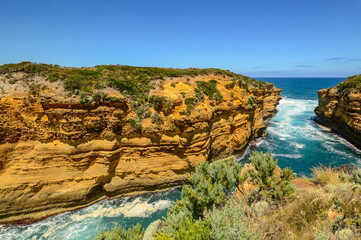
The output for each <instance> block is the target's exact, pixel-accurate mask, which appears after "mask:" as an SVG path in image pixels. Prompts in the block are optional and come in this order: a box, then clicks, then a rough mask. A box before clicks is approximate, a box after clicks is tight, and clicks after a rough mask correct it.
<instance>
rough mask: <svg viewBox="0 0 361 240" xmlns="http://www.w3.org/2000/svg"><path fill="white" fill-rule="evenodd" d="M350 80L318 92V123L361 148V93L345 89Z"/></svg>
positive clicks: (356, 90)
mask: <svg viewBox="0 0 361 240" xmlns="http://www.w3.org/2000/svg"><path fill="white" fill-rule="evenodd" d="M353 78H354V77H352V78H350V79H351V80H352V79H353ZM350 79H347V80H345V82H343V83H340V84H339V85H338V86H336V87H331V88H328V89H322V90H319V91H318V102H319V103H318V106H317V108H316V109H315V113H316V115H317V117H318V118H317V119H316V121H318V122H319V123H321V124H323V125H326V126H328V127H330V128H332V130H334V131H335V132H337V133H339V134H341V135H342V136H343V137H344V138H346V139H347V140H348V141H350V142H351V143H353V144H354V145H355V146H356V147H358V148H361V93H360V90H358V89H356V88H345V86H347V85H348V84H349V83H348V81H350Z"/></svg>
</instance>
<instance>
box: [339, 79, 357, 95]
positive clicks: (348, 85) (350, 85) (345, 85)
mask: <svg viewBox="0 0 361 240" xmlns="http://www.w3.org/2000/svg"><path fill="white" fill-rule="evenodd" d="M337 88H338V89H339V91H340V92H342V93H343V94H345V93H349V92H351V91H358V92H359V91H360V90H361V75H360V74H359V75H354V76H352V77H349V78H347V79H346V80H345V81H343V82H341V83H339V84H338V85H337Z"/></svg>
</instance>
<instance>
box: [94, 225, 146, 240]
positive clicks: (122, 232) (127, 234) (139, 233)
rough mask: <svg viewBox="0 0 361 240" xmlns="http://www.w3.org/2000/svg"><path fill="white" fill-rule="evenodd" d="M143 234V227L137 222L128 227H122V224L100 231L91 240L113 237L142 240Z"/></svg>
mask: <svg viewBox="0 0 361 240" xmlns="http://www.w3.org/2000/svg"><path fill="white" fill-rule="evenodd" d="M143 235H144V229H143V227H142V225H140V224H139V223H138V224H137V225H135V226H133V227H130V228H128V229H125V228H123V227H122V226H119V227H116V228H113V229H111V230H109V231H108V232H104V231H100V232H98V234H97V236H96V237H95V238H93V240H115V239H125V240H142V239H143Z"/></svg>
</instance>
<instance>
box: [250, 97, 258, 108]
mask: <svg viewBox="0 0 361 240" xmlns="http://www.w3.org/2000/svg"><path fill="white" fill-rule="evenodd" d="M256 105H257V102H256V99H255V98H254V97H252V96H249V97H248V106H249V107H250V108H253V107H254V106H256Z"/></svg>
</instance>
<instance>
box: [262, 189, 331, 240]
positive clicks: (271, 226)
mask: <svg viewBox="0 0 361 240" xmlns="http://www.w3.org/2000/svg"><path fill="white" fill-rule="evenodd" d="M331 205H332V204H331V201H330V200H329V199H328V197H327V195H326V194H324V193H323V192H322V191H317V190H312V191H309V192H302V193H300V195H299V196H298V198H297V199H295V200H294V201H293V202H291V203H289V204H287V205H285V206H283V207H281V208H279V209H276V210H274V211H273V212H272V213H271V214H270V215H268V216H265V217H264V218H263V219H262V224H259V225H258V227H260V228H261V229H263V230H264V236H263V238H264V239H314V236H315V234H317V233H318V232H320V231H321V230H322V229H324V228H330V226H331V225H332V221H331V220H330V219H329V218H328V216H327V209H329V208H330V207H331Z"/></svg>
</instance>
